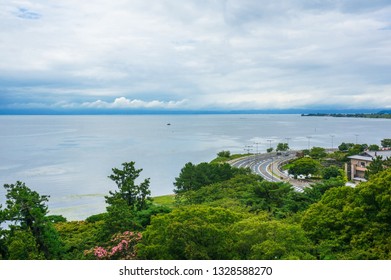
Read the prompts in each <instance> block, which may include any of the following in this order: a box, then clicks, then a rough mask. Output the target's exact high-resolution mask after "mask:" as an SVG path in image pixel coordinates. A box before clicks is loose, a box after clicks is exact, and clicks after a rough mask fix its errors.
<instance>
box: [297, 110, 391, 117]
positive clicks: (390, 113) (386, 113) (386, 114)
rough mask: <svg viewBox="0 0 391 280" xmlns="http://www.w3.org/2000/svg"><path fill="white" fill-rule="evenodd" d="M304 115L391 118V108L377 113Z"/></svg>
mask: <svg viewBox="0 0 391 280" xmlns="http://www.w3.org/2000/svg"><path fill="white" fill-rule="evenodd" d="M301 116H302V117H336V118H370V119H391V110H384V111H380V112H377V113H354V114H344V113H310V114H301Z"/></svg>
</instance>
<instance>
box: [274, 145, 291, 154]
mask: <svg viewBox="0 0 391 280" xmlns="http://www.w3.org/2000/svg"><path fill="white" fill-rule="evenodd" d="M288 150H289V146H288V143H278V144H277V148H276V151H277V152H279V151H281V152H285V151H288Z"/></svg>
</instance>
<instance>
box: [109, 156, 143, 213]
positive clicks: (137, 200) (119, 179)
mask: <svg viewBox="0 0 391 280" xmlns="http://www.w3.org/2000/svg"><path fill="white" fill-rule="evenodd" d="M134 165H135V162H134V161H131V162H124V163H122V166H123V168H122V169H118V168H113V169H112V171H113V174H111V175H110V176H109V178H110V179H111V180H113V181H114V182H115V183H116V184H117V187H118V191H114V192H112V191H110V192H109V193H110V196H105V198H106V203H108V204H109V205H113V204H116V202H117V201H118V199H120V200H122V201H123V202H125V203H126V205H127V206H128V207H130V208H132V209H133V210H136V211H140V210H143V209H146V208H147V203H148V201H149V200H150V195H151V191H150V189H149V182H150V179H149V178H148V179H144V181H143V182H141V183H140V184H139V185H137V184H136V182H135V181H136V179H137V178H138V177H139V176H140V173H141V171H143V170H142V169H136V168H135V166H134Z"/></svg>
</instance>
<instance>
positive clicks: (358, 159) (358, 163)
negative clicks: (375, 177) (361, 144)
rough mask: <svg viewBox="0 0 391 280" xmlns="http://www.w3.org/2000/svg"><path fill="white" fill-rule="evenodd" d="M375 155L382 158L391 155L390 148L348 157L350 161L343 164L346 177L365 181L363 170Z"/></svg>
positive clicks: (356, 180)
mask: <svg viewBox="0 0 391 280" xmlns="http://www.w3.org/2000/svg"><path fill="white" fill-rule="evenodd" d="M377 156H381V157H382V158H383V159H386V158H388V157H391V150H385V151H366V152H364V153H362V154H359V155H354V156H350V157H348V158H349V159H350V163H347V164H346V166H345V170H346V175H347V176H348V179H349V180H352V181H355V182H365V181H366V179H365V171H366V170H367V167H368V165H370V164H371V162H372V161H373V159H375V158H376V157H377Z"/></svg>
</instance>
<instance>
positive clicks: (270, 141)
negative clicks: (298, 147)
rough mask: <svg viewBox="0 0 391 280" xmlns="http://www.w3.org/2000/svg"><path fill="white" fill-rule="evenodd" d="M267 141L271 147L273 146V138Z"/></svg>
mask: <svg viewBox="0 0 391 280" xmlns="http://www.w3.org/2000/svg"><path fill="white" fill-rule="evenodd" d="M266 141H268V142H269V148H271V147H272V141H273V140H266Z"/></svg>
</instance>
